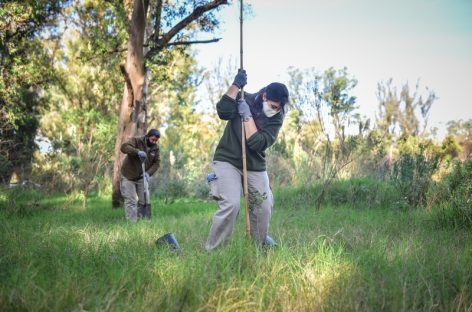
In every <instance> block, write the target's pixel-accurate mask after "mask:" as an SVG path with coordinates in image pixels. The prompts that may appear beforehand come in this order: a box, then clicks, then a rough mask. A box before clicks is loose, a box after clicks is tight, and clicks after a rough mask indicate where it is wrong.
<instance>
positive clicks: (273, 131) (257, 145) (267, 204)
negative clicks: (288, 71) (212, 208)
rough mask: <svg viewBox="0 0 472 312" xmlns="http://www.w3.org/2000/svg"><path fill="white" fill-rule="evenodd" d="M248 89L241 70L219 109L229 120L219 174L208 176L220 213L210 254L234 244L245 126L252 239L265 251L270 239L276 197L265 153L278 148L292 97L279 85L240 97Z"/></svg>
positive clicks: (216, 161) (217, 162)
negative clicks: (223, 246)
mask: <svg viewBox="0 0 472 312" xmlns="http://www.w3.org/2000/svg"><path fill="white" fill-rule="evenodd" d="M246 83H247V74H246V71H245V70H243V69H240V70H239V71H238V73H237V75H236V77H235V79H234V82H233V84H232V85H231V86H230V87H229V89H228V91H227V92H226V94H224V95H223V96H222V98H221V99H220V101H219V102H218V103H217V105H216V109H217V113H218V116H219V117H220V119H222V120H227V124H226V128H225V130H224V133H223V136H222V137H221V139H220V141H219V143H218V146H217V147H216V151H215V154H214V157H213V170H214V172H213V173H211V174H210V175H208V182H209V184H210V194H211V196H212V197H213V198H214V199H215V200H217V201H218V210H217V211H216V213H215V215H214V216H213V220H212V225H211V229H210V233H209V235H208V238H207V240H206V242H205V245H204V248H205V250H207V251H210V250H213V249H215V248H217V247H219V246H221V245H224V244H226V243H227V242H228V241H229V239H230V237H231V235H232V232H233V227H234V223H235V221H236V217H237V216H238V213H239V209H240V197H241V190H242V178H243V171H242V170H243V159H242V158H243V157H241V154H242V140H241V136H242V131H241V127H242V126H244V128H245V136H246V138H245V140H244V141H245V143H246V156H245V157H246V163H247V179H248V194H249V196H248V197H249V200H248V201H249V203H248V204H249V211H250V213H249V219H250V232H251V237H252V238H253V239H254V240H255V241H256V242H258V243H260V244H261V245H264V244H265V243H266V242H267V238H268V235H267V234H268V229H269V222H270V218H271V213H272V206H273V195H272V191H271V189H270V186H269V177H268V174H267V166H266V159H265V152H266V149H267V148H269V147H270V146H271V145H272V144H274V142H275V140H276V138H277V135H278V133H279V130H280V128H281V127H282V123H283V120H284V115H285V106H286V104H287V103H288V100H289V94H288V89H287V87H286V86H285V85H284V84H282V83H278V82H273V83H271V84H269V85H268V86H266V87H264V88H262V89H261V90H260V91H259V92H257V93H253V94H251V93H246V92H244V94H243V96H241V94H240V92H239V91H240V89H242V88H243V87H244V86H245V85H246ZM270 240H271V239H270Z"/></svg>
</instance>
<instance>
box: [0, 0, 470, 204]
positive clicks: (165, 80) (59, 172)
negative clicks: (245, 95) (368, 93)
mask: <svg viewBox="0 0 472 312" xmlns="http://www.w3.org/2000/svg"><path fill="white" fill-rule="evenodd" d="M228 3H229V2H227V1H179V2H178V4H177V2H171V1H157V0H148V1H118V0H109V1H98V0H95V1H94V0H86V1H65V0H63V1H41V0H36V1H33V0H31V1H0V29H1V32H0V63H1V76H2V79H1V81H0V84H1V85H0V105H1V106H0V120H1V128H0V134H1V141H0V164H1V165H0V179H1V183H2V184H4V185H8V184H9V183H11V182H16V181H26V180H29V181H34V183H36V184H39V185H41V187H42V188H43V189H44V190H47V191H60V192H81V193H83V194H84V195H86V196H87V195H88V194H91V193H105V194H111V193H113V186H114V184H116V183H115V182H116V177H117V172H119V171H117V170H119V164H120V163H121V157H122V155H121V154H120V153H119V152H117V147H119V145H120V144H121V142H122V141H123V140H124V139H126V138H127V137H129V136H132V135H138V134H142V133H144V132H145V131H146V129H147V128H148V127H153V128H159V129H161V130H162V132H163V137H162V140H161V147H162V169H161V170H160V171H159V173H158V175H157V178H156V179H154V181H153V188H154V190H155V192H156V193H157V194H158V196H162V197H163V198H165V199H166V200H172V199H173V198H176V197H182V196H198V197H205V196H206V192H207V189H206V184H205V183H204V181H205V180H204V177H205V175H206V173H207V171H208V170H209V166H210V164H211V157H212V155H213V150H214V148H215V145H216V143H217V140H218V138H219V136H220V134H221V131H222V129H223V126H224V125H223V123H222V122H221V121H220V120H219V119H218V118H217V116H216V114H215V111H214V108H213V107H214V104H215V103H216V101H217V100H218V98H219V97H220V95H221V94H222V93H223V92H224V91H225V89H226V88H227V86H228V85H229V83H230V82H231V80H232V78H233V75H234V72H235V71H236V68H237V65H236V63H237V62H235V61H234V60H215V62H216V64H217V65H215V67H214V68H207V69H205V68H199V66H198V64H197V63H196V61H195V58H194V55H193V53H194V52H193V50H192V48H191V46H192V45H193V44H197V43H208V44H211V43H209V42H211V41H215V40H217V39H212V40H207V41H203V42H199V41H198V40H196V39H195V38H197V35H198V33H201V32H209V33H212V32H213V30H215V29H216V28H217V27H218V24H219V23H218V20H217V17H216V15H215V14H214V13H215V12H217V10H218V9H219V8H220V7H222V6H224V5H225V4H228ZM136 21H140V23H138V24H135V22H136ZM133 64H134V65H133ZM136 64H138V65H136ZM133 66H134V67H133ZM288 73H289V76H290V81H289V82H288V86H289V89H290V93H291V106H290V109H289V111H288V113H287V115H286V120H285V122H284V126H283V129H282V131H281V133H280V139H279V140H278V141H277V143H276V144H275V145H274V146H273V147H272V148H271V150H270V152H269V153H268V155H269V156H268V157H269V161H268V162H269V173H270V175H271V179H272V182H273V184H274V185H275V186H278V187H284V186H305V187H307V186H312V185H318V186H320V187H319V188H317V189H316V192H315V191H314V192H315V193H316V194H315V195H316V196H314V198H313V201H314V203H315V204H316V206H317V207H319V206H320V203H321V202H322V201H323V200H325V199H326V196H328V195H329V192H330V186H331V185H332V183H333V182H334V181H336V180H339V179H349V178H359V177H368V178H371V179H375V180H378V181H383V182H385V183H389V184H390V185H392V186H393V187H395V189H396V191H397V192H398V193H399V194H401V197H400V198H401V200H400V202H399V206H402V205H403V206H405V207H406V206H427V205H428V203H431V202H434V201H435V200H437V197H435V198H432V197H431V196H428V194H430V193H428V192H431V189H432V188H433V187H438V184H437V183H439V182H441V181H445V180H444V179H445V177H447V176H450V175H451V174H452V173H454V172H455V174H456V177H459V176H460V177H462V178H463V179H466V178H465V177H464V175H465V176H467V172H468V171H467V170H468V169H467V168H468V167H467V166H466V164H467V160H469V161H470V155H471V153H472V119H469V120H458V121H450V122H449V123H448V124H447V136H446V137H445V138H444V139H443V140H441V141H439V140H438V139H436V136H435V131H436V130H435V129H432V128H431V127H429V125H428V115H429V111H430V109H431V107H432V106H433V105H434V102H435V100H436V99H437V97H436V94H435V93H434V91H433V90H431V89H428V88H425V87H423V86H421V84H420V82H417V83H416V84H415V85H410V84H409V83H403V84H402V83H401V82H400V83H399V82H395V81H393V80H392V79H390V80H387V81H380V82H379V83H378V88H377V91H376V92H377V99H378V103H377V112H376V115H375V116H376V117H375V118H374V119H368V118H367V117H365V116H361V115H360V114H359V112H358V107H359V106H360V105H365V104H366V103H358V101H357V99H356V97H355V96H354V95H353V93H354V92H353V90H355V88H356V85H357V80H356V78H355V77H354V76H353V75H351V74H350V73H349V71H348V69H347V68H339V69H336V68H328V69H316V68H309V69H299V68H289V69H288ZM198 88H203V89H204V90H205V92H204V93H205V97H199V96H198V93H197V90H198ZM39 145H42V146H43V149H42V150H40V149H39ZM44 147H47V150H45V148H44ZM456 163H458V164H459V165H456ZM117 164H118V165H117ZM457 166H463V167H460V168H462V169H460V168H459V169H458V167H457ZM464 168H465V169H464ZM461 170H465V173H464V172H462V171H461ZM451 172H452V173H451ZM461 172H462V173H461ZM113 177H115V179H113ZM444 183H446V182H444ZM451 187H452V186H451ZM115 191H116V189H115ZM458 192H459V193H460V192H465V194H466V193H467V192H466V190H460V191H458ZM437 194H438V193H437ZM441 194H442V193H441ZM444 196H446V195H444ZM467 200H469V201H467ZM463 204H464V205H465V207H467V209H469V210H472V208H471V206H470V205H471V203H470V199H464V203H463Z"/></svg>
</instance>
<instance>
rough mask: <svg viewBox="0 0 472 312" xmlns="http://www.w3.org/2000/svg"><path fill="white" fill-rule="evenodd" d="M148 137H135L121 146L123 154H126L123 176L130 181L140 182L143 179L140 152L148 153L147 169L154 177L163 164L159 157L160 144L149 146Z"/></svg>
mask: <svg viewBox="0 0 472 312" xmlns="http://www.w3.org/2000/svg"><path fill="white" fill-rule="evenodd" d="M146 141H147V138H146V136H141V137H134V138H131V139H129V140H128V141H126V142H125V143H123V144H122V145H121V152H122V153H125V154H126V157H125V160H124V161H123V165H122V166H121V174H122V175H123V176H124V177H125V178H127V179H128V180H138V179H139V178H142V177H143V172H142V171H143V170H142V167H141V160H140V159H139V157H138V152H139V151H144V152H146V155H147V158H146V160H145V169H146V171H147V173H148V174H149V175H150V176H152V175H153V174H154V172H156V170H157V169H159V165H160V163H161V158H160V155H159V144H156V145H153V146H147V144H146Z"/></svg>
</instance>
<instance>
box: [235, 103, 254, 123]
mask: <svg viewBox="0 0 472 312" xmlns="http://www.w3.org/2000/svg"><path fill="white" fill-rule="evenodd" d="M238 113H239V115H240V116H241V118H242V119H243V120H245V119H249V118H252V114H251V109H250V108H249V105H248V104H247V102H246V101H245V100H242V99H239V100H238Z"/></svg>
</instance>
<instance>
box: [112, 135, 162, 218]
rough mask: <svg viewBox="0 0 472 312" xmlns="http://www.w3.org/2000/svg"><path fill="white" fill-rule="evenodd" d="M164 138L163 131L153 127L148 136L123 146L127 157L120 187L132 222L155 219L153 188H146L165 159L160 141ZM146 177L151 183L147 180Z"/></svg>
mask: <svg viewBox="0 0 472 312" xmlns="http://www.w3.org/2000/svg"><path fill="white" fill-rule="evenodd" d="M160 137H161V134H160V132H159V130H156V129H151V130H149V131H148V133H147V134H146V135H145V136H140V137H134V138H131V139H130V140H128V141H126V142H125V143H123V144H122V145H121V152H122V153H125V154H126V157H125V159H124V161H123V165H122V166H121V184H120V190H121V195H122V196H123V198H124V205H125V217H126V219H127V220H129V221H132V222H136V221H137V220H138V219H141V218H146V219H150V218H151V205H150V203H149V189H146V190H145V189H144V188H145V187H148V185H149V181H150V178H151V176H152V175H153V174H154V173H155V172H156V170H157V169H159V165H160V162H161V159H160V155H159V144H158V143H157V141H159V138H160ZM143 162H144V167H145V172H144V174H143V169H142V163H143ZM144 179H146V182H148V183H144ZM144 194H146V198H144Z"/></svg>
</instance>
